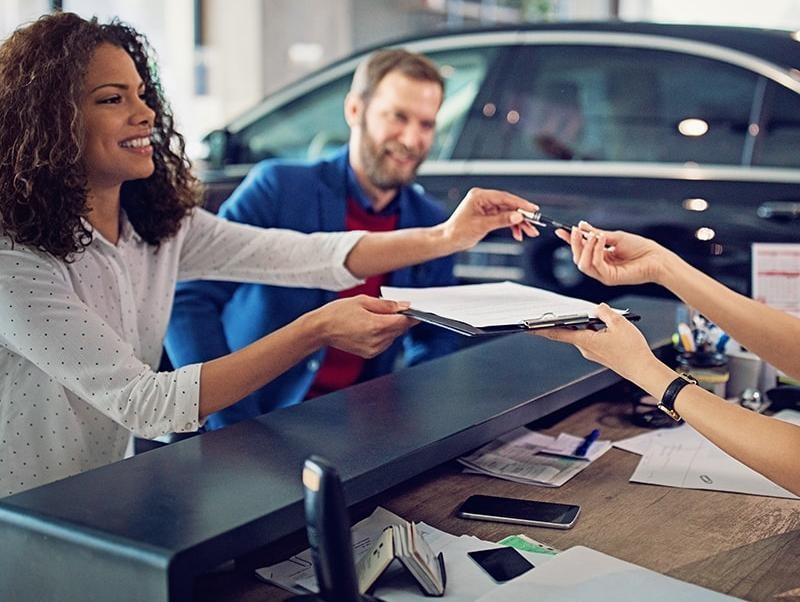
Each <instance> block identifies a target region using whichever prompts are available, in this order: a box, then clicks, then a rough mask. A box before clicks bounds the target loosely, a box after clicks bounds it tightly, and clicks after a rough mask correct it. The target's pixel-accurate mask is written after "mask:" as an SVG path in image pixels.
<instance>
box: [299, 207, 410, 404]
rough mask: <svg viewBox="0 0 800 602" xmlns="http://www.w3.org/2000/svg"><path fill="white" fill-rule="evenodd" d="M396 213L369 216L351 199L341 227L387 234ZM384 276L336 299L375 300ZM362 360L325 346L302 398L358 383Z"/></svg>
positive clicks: (395, 225) (370, 279) (342, 293)
mask: <svg viewBox="0 0 800 602" xmlns="http://www.w3.org/2000/svg"><path fill="white" fill-rule="evenodd" d="M397 219H398V216H397V214H396V213H395V214H390V215H378V214H376V213H370V212H369V211H367V210H366V209H364V208H363V207H362V206H361V205H359V204H358V202H356V201H355V200H354V199H352V198H349V199H347V213H346V215H345V228H346V229H347V230H348V231H349V230H368V231H369V232H390V231H392V230H394V229H396V228H397ZM387 278H388V274H378V275H376V276H370V277H369V278H367V280H366V282H364V284H360V285H358V286H355V287H353V288H351V289H348V290H346V291H341V292H340V293H339V294H338V297H339V298H340V299H342V298H344V297H355V296H356V295H369V296H371V297H379V296H380V292H381V286H383V284H385V283H386V280H387ZM364 362H365V360H364V358H361V357H359V356H357V355H353V354H352V353H347V352H346V351H341V350H340V349H336V348H335V347H328V349H327V351H326V352H325V359H324V360H323V361H322V365H321V366H320V368H319V372H317V377H316V378H315V379H314V382H313V383H312V384H311V388H310V389H309V390H308V394H307V395H306V399H311V398H312V397H318V396H319V395H325V394H326V393H331V392H333V391H338V390H339V389H344V388H345V387H349V386H350V385H353V384H355V383H357V382H358V378H359V377H360V376H361V371H362V370H363V369H364Z"/></svg>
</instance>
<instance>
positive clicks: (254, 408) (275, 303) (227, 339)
mask: <svg viewBox="0 0 800 602" xmlns="http://www.w3.org/2000/svg"><path fill="white" fill-rule="evenodd" d="M347 169H348V155H347V147H344V148H343V149H341V150H340V151H338V152H337V153H336V154H335V155H333V156H331V157H330V158H328V159H324V160H321V161H317V162H314V163H301V162H288V161H273V160H269V161H263V162H261V163H259V164H257V165H256V166H254V167H253V169H252V170H251V171H250V173H249V174H248V176H247V178H245V180H244V181H243V182H242V184H240V185H239V187H238V188H237V189H236V190H235V191H234V192H233V194H232V195H231V197H230V198H229V199H228V200H227V201H225V202H224V203H223V204H222V206H221V207H220V210H219V215H220V216H222V217H224V218H226V219H229V220H231V221H236V222H243V223H247V224H252V225H255V226H260V227H263V228H287V229H290V230H297V231H300V232H319V231H325V232H337V231H342V230H344V229H345V209H346V194H347V192H346V190H347ZM394 202H396V203H398V210H399V217H398V228H411V227H419V226H431V225H434V224H438V223H440V222H441V221H443V220H444V219H445V217H446V215H445V212H444V210H443V208H442V207H441V206H440V205H439V204H438V203H437V202H436V201H434V200H433V199H432V198H431V197H429V196H427V195H425V194H424V192H423V191H422V190H421V187H419V186H417V185H414V186H406V187H403V188H402V189H401V190H400V192H399V195H398V198H397V199H396V200H395V201H394ZM209 244H213V241H209ZM389 283H390V284H391V285H392V286H407V287H427V286H446V285H451V284H455V277H454V276H453V258H452V257H445V258H442V259H436V260H433V261H429V262H427V263H424V264H421V265H417V266H412V267H410V268H404V269H400V270H397V271H395V272H392V273H391V274H390V276H389ZM334 299H336V293H335V292H330V291H324V290H320V289H300V288H286V287H280V286H267V285H262V284H247V283H235V282H212V281H193V282H183V283H180V284H178V287H177V291H176V294H175V302H174V305H173V309H172V318H171V320H170V324H169V328H168V329H167V336H166V341H165V345H166V349H167V353H168V354H169V358H170V360H171V362H172V363H173V365H174V366H185V365H187V364H192V363H196V362H205V361H208V360H211V359H214V358H217V357H220V356H223V355H226V354H228V353H230V352H232V351H236V350H238V349H241V348H242V347H245V346H246V345H249V344H250V343H252V342H253V341H255V340H257V339H259V338H261V337H262V336H264V335H266V334H269V333H270V332H273V331H274V330H276V329H278V328H280V327H282V326H285V325H286V324H288V323H289V322H291V321H293V320H294V319H296V318H297V317H299V316H300V315H302V314H304V313H307V312H309V311H311V310H314V309H316V308H318V307H320V306H322V305H324V304H326V303H328V302H330V301H333V300H334ZM457 346H458V337H457V336H456V335H453V334H451V333H449V332H447V331H444V330H442V329H440V328H436V327H433V326H430V325H425V324H420V325H418V326H415V327H414V328H411V329H410V330H409V331H408V332H407V333H406V335H405V336H404V337H402V338H399V339H398V340H396V341H395V342H394V343H393V344H392V345H391V347H389V348H388V349H387V350H386V351H384V352H383V353H381V354H380V355H379V356H377V357H375V358H372V359H371V360H369V361H367V362H366V365H365V367H364V372H363V374H362V375H361V380H367V379H369V378H373V377H376V376H380V375H383V374H387V373H388V372H390V371H391V370H392V367H393V366H394V365H395V363H396V360H397V358H398V355H399V354H400V352H401V351H404V360H405V364H406V365H412V364H415V363H418V362H420V361H423V360H427V359H431V358H434V357H438V356H441V355H444V354H446V353H449V352H450V351H453V350H454V349H456V348H457ZM324 354H325V349H322V350H320V351H318V352H317V353H314V354H313V355H311V356H309V357H308V358H306V360H305V361H302V362H300V363H299V364H297V365H295V366H294V367H292V368H291V369H290V370H288V371H287V372H285V373H284V374H282V375H281V376H279V377H278V378H276V379H275V380H273V381H272V382H270V383H269V384H267V385H266V386H264V387H263V388H261V389H259V390H258V391H256V392H255V393H252V394H251V395H249V396H248V397H246V398H245V399H242V400H241V401H239V402H238V403H236V404H234V405H232V406H230V407H228V408H225V409H224V410H222V411H220V412H216V413H215V414H212V415H211V416H209V418H208V421H207V422H206V427H205V428H206V429H207V430H208V429H211V430H213V429H216V428H220V427H222V426H225V425H227V424H232V423H234V422H238V421H239V420H244V419H246V418H252V417H253V416H258V415H260V414H264V413H266V412H269V411H271V410H274V409H276V408H281V407H286V406H290V405H294V404H296V403H300V402H301V401H302V400H303V399H304V398H305V396H306V393H307V392H308V389H309V388H310V386H311V384H312V382H313V380H314V378H315V376H316V373H317V370H318V369H319V366H320V363H321V362H322V359H323V357H324ZM234 377H235V376H234Z"/></svg>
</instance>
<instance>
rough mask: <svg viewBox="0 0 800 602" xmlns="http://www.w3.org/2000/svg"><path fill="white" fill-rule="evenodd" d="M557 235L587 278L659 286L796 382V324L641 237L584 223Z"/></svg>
mask: <svg viewBox="0 0 800 602" xmlns="http://www.w3.org/2000/svg"><path fill="white" fill-rule="evenodd" d="M587 232H588V233H589V235H588V236H586V233H587ZM558 235H559V236H560V237H561V238H562V239H564V240H565V241H567V242H569V243H570V245H571V247H572V253H573V259H574V260H575V263H576V265H577V266H578V269H580V270H581V271H582V272H584V273H585V274H587V275H589V276H591V277H593V278H596V279H597V280H599V281H600V282H602V283H604V284H608V285H614V284H640V283H644V282H655V283H657V284H660V285H662V286H664V287H666V288H667V289H669V290H670V291H672V292H673V293H674V294H675V295H677V296H678V297H680V298H681V299H682V300H683V301H684V302H685V303H687V304H688V305H690V306H691V307H694V308H696V309H697V310H699V311H700V312H701V313H702V314H703V315H704V316H706V317H707V318H709V319H710V320H711V321H712V322H714V323H715V324H716V325H718V326H719V327H720V328H722V329H723V330H724V331H725V332H727V333H728V334H730V335H731V336H732V337H733V338H734V339H736V340H737V341H738V342H739V343H741V344H742V345H744V346H745V347H747V349H749V350H750V351H752V352H753V353H755V354H757V355H758V356H759V357H761V358H763V359H765V360H766V361H768V362H769V363H771V364H772V365H774V366H776V367H777V368H779V369H781V370H783V371H784V372H786V373H787V374H789V375H791V376H793V377H795V378H800V353H798V344H797V341H800V319H798V318H795V317H794V316H790V315H789V314H787V313H784V312H782V311H779V310H777V309H775V308H772V307H769V306H768V305H765V304H763V303H760V302H758V301H755V300H753V299H750V298H749V297H745V296H744V295H741V294H739V293H737V292H734V291H732V290H731V289H729V288H728V287H726V286H725V285H723V284H721V283H719V282H717V281H716V280H714V279H713V278H710V277H709V276H707V275H706V274H704V273H702V272H701V271H700V270H698V269H696V268H694V267H692V266H691V265H689V264H688V263H686V262H685V261H684V260H683V259H681V258H680V257H679V256H678V255H676V254H675V253H673V252H671V251H669V250H667V249H665V248H664V247H662V246H661V245H659V244H657V243H656V242H654V241H652V240H649V239H646V238H643V237H641V236H636V235H635V234H629V233H627V232H620V231H616V232H606V231H603V230H598V229H596V228H593V227H592V226H590V225H589V224H587V223H586V222H581V226H580V230H579V229H578V228H573V231H572V232H571V233H569V234H567V232H566V231H565V230H560V231H559V232H558ZM606 246H608V247H610V248H606Z"/></svg>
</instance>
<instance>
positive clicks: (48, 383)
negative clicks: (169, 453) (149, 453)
mask: <svg viewBox="0 0 800 602" xmlns="http://www.w3.org/2000/svg"><path fill="white" fill-rule="evenodd" d="M0 265H3V269H2V270H0V307H2V313H3V319H2V320H0V346H2V347H5V348H6V349H7V350H8V351H10V352H11V353H13V354H15V355H16V356H19V358H20V360H22V361H24V360H27V361H28V362H30V363H31V364H33V366H35V368H34V367H33V366H32V367H31V371H29V377H30V378H29V381H30V382H27V383H20V386H21V387H26V386H29V387H30V388H31V391H30V393H29V394H32V395H31V396H35V395H39V396H42V397H44V396H46V395H47V394H48V391H52V387H54V386H57V385H60V386H61V387H63V388H64V389H66V390H67V391H69V392H71V393H72V394H73V395H75V396H77V397H78V398H80V399H81V400H82V401H83V402H85V403H87V404H89V405H91V406H92V407H94V408H95V409H97V410H98V411H100V412H102V413H103V414H105V415H106V416H108V417H109V418H111V419H112V420H114V421H115V422H117V423H119V424H121V425H123V426H124V427H125V428H127V429H128V430H130V431H131V432H133V433H136V434H137V435H140V436H142V437H147V438H152V437H157V436H159V435H163V434H165V433H169V432H173V431H190V430H196V429H197V428H198V427H199V426H200V424H199V421H198V411H199V398H200V366H201V365H200V364H194V365H190V366H185V367H183V368H180V369H178V370H175V371H174V372H155V371H153V369H152V368H151V367H150V366H148V365H147V364H145V363H143V362H142V361H140V360H139V359H138V358H137V357H136V355H135V353H134V349H133V348H132V346H131V345H130V344H129V343H127V342H126V341H124V340H122V339H121V338H120V337H119V335H117V333H116V332H115V331H114V330H113V329H112V328H111V327H110V326H108V324H107V323H106V322H105V321H104V320H103V319H102V318H101V317H100V316H99V315H98V314H97V312H95V311H94V310H93V309H92V308H91V307H89V306H88V305H87V304H86V303H84V302H83V301H82V300H81V299H80V298H79V297H78V295H77V294H76V293H75V291H74V289H73V288H72V285H71V283H70V281H69V277H68V275H67V273H66V271H65V270H64V268H63V266H62V265H60V263H59V262H58V261H57V260H55V259H54V258H52V257H49V256H46V255H43V254H37V253H35V252H33V251H31V250H29V249H26V248H24V247H21V246H18V247H16V248H14V249H11V248H9V247H8V246H3V245H0ZM22 358H24V360H23V359H22ZM31 372H33V373H31Z"/></svg>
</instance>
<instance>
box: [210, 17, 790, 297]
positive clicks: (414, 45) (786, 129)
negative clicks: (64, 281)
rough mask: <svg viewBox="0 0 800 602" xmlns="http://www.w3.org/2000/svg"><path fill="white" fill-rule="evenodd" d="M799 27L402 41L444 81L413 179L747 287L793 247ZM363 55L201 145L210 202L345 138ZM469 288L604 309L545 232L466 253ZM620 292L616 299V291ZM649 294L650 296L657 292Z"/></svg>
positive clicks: (538, 29)
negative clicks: (428, 145) (644, 240)
mask: <svg viewBox="0 0 800 602" xmlns="http://www.w3.org/2000/svg"><path fill="white" fill-rule="evenodd" d="M796 38H797V35H795V34H792V33H790V32H783V31H771V30H760V29H745V28H734V27H713V26H690V25H665V24H651V23H595V24H591V23H582V24H574V23H571V24H553V25H534V26H520V27H518V28H515V29H507V28H506V29H489V30H480V31H465V32H454V33H442V34H437V35H433V36H429V37H419V38H414V39H408V40H401V41H397V42H393V43H392V45H402V46H404V47H406V48H408V49H410V50H414V51H418V52H423V53H425V54H427V55H428V56H430V57H431V58H432V59H434V60H435V61H436V62H437V63H438V64H439V65H440V66H441V70H442V73H443V75H444V76H445V78H446V82H447V85H446V99H445V101H444V104H443V106H442V108H441V111H440V114H439V119H438V136H437V142H436V144H435V146H434V148H433V149H432V151H431V153H430V156H429V158H428V160H427V161H426V162H425V164H424V165H423V166H422V168H421V170H420V174H419V180H418V181H419V183H420V184H422V185H423V186H424V187H425V188H426V189H427V190H428V191H429V192H430V193H432V194H434V195H436V196H438V197H439V198H440V199H442V200H443V201H445V202H446V203H448V205H449V206H450V207H451V208H452V207H454V206H455V204H456V203H457V202H458V201H459V200H460V199H461V198H462V197H463V195H464V194H465V192H466V191H467V190H468V189H469V188H470V187H472V186H480V187H488V188H500V189H505V190H510V191H512V192H515V193H517V194H519V195H521V196H524V197H526V198H529V199H531V200H533V201H535V202H537V203H538V204H539V205H540V206H541V207H542V208H543V210H544V211H545V212H546V213H547V214H549V215H550V216H551V217H552V218H554V219H557V220H558V221H560V222H563V223H575V222H576V221H577V220H579V219H581V218H584V219H588V220H590V221H591V222H592V223H593V224H595V225H596V226H600V227H603V228H610V229H615V228H622V229H627V230H631V231H634V232H638V233H641V234H644V235H646V236H649V237H652V238H655V239H656V240H658V241H660V242H662V243H663V244H665V245H666V246H668V247H670V248H672V249H674V250H675V251H677V252H678V253H680V254H681V255H682V256H683V257H685V258H686V259H688V260H689V261H691V262H692V263H694V264H695V265H697V266H698V267H700V268H701V269H703V270H705V271H707V272H709V273H711V274H712V275H714V276H715V277H717V278H719V279H720V280H722V281H724V282H725V283H727V284H728V285H730V286H732V287H733V288H735V289H737V290H739V291H742V292H745V293H748V292H749V286H750V244H751V243H752V242H799V241H800V232H798V223H800V222H799V221H798V220H800V152H799V151H800V71H799V70H798V69H800V42H798V41H797V39H796ZM363 54H364V53H361V54H359V55H355V56H353V57H350V58H348V59H345V60H342V61H340V62H337V63H335V64H332V65H330V66H329V67H327V68H325V69H322V70H320V71H318V72H316V73H315V74H313V75H311V76H309V77H307V78H305V79H303V80H301V81H299V82H297V83H295V84H293V85H291V86H289V87H287V88H285V89H283V90H282V91H280V92H278V93H276V94H274V95H271V96H269V97H267V98H266V99H264V101H263V102H261V103H260V104H259V106H258V107H256V108H255V109H253V110H252V111H250V112H249V113H247V114H246V115H243V116H242V117H241V118H239V119H237V120H235V121H233V122H231V123H230V124H229V125H228V127H227V128H225V129H224V130H219V131H216V132H212V133H211V134H210V135H209V136H208V137H207V138H206V143H207V146H208V156H207V158H206V161H205V162H204V164H203V166H202V169H201V177H202V178H203V179H204V181H205V182H206V183H207V185H208V203H209V205H210V206H211V207H212V208H213V207H215V206H216V205H217V204H218V203H219V202H220V201H221V200H222V199H224V198H225V197H226V196H227V195H228V194H229V193H230V191H231V190H232V189H233V187H234V186H235V185H236V184H237V183H238V182H239V181H240V179H241V178H242V177H243V176H244V174H245V173H246V172H247V170H248V169H249V168H250V167H251V166H252V165H253V164H254V163H256V162H257V161H260V160H262V159H267V158H272V157H283V158H290V157H291V158H314V157H318V156H320V155H321V154H323V153H326V152H328V151H330V150H331V149H332V148H335V147H336V146H338V145H340V144H342V143H344V142H345V141H346V140H347V136H348V129H347V125H346V123H345V121H344V118H343V113H342V102H343V98H344V95H345V93H346V91H347V89H348V86H349V83H350V78H351V75H352V72H353V69H354V68H355V65H356V64H357V62H358V61H359V60H360V58H361V57H363ZM457 270H458V275H459V277H460V278H461V279H462V281H465V282H467V281H486V280H498V279H499V280H502V279H508V280H516V281H520V282H525V283H528V284H533V285H536V286H541V287H545V288H548V289H551V290H556V291H559V292H564V293H567V294H572V295H577V296H583V297H586V298H593V299H599V298H602V297H608V296H610V295H611V294H612V293H610V291H608V290H605V289H604V287H602V286H600V285H599V284H597V283H595V282H593V281H589V280H588V279H587V278H585V277H584V276H583V275H582V274H580V273H579V272H578V271H577V270H576V269H575V268H574V267H573V265H572V262H571V257H570V253H569V251H568V248H566V246H565V245H563V243H561V242H560V241H558V239H556V238H555V236H553V235H552V234H551V233H549V232H544V233H543V236H541V237H539V238H538V239H534V240H530V241H528V242H526V243H525V244H524V245H519V244H517V243H514V242H513V241H512V240H511V238H510V237H509V236H508V235H507V234H505V233H502V234H498V235H496V236H493V237H490V238H488V239H487V240H486V241H485V242H483V243H481V244H480V245H479V246H478V247H476V248H475V249H474V250H472V251H470V252H468V253H463V254H462V255H461V256H460V257H459V260H458V265H457ZM619 292H620V291H619V290H615V291H614V293H613V294H618V293H619ZM652 292H656V293H657V291H655V290H653V291H652Z"/></svg>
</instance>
